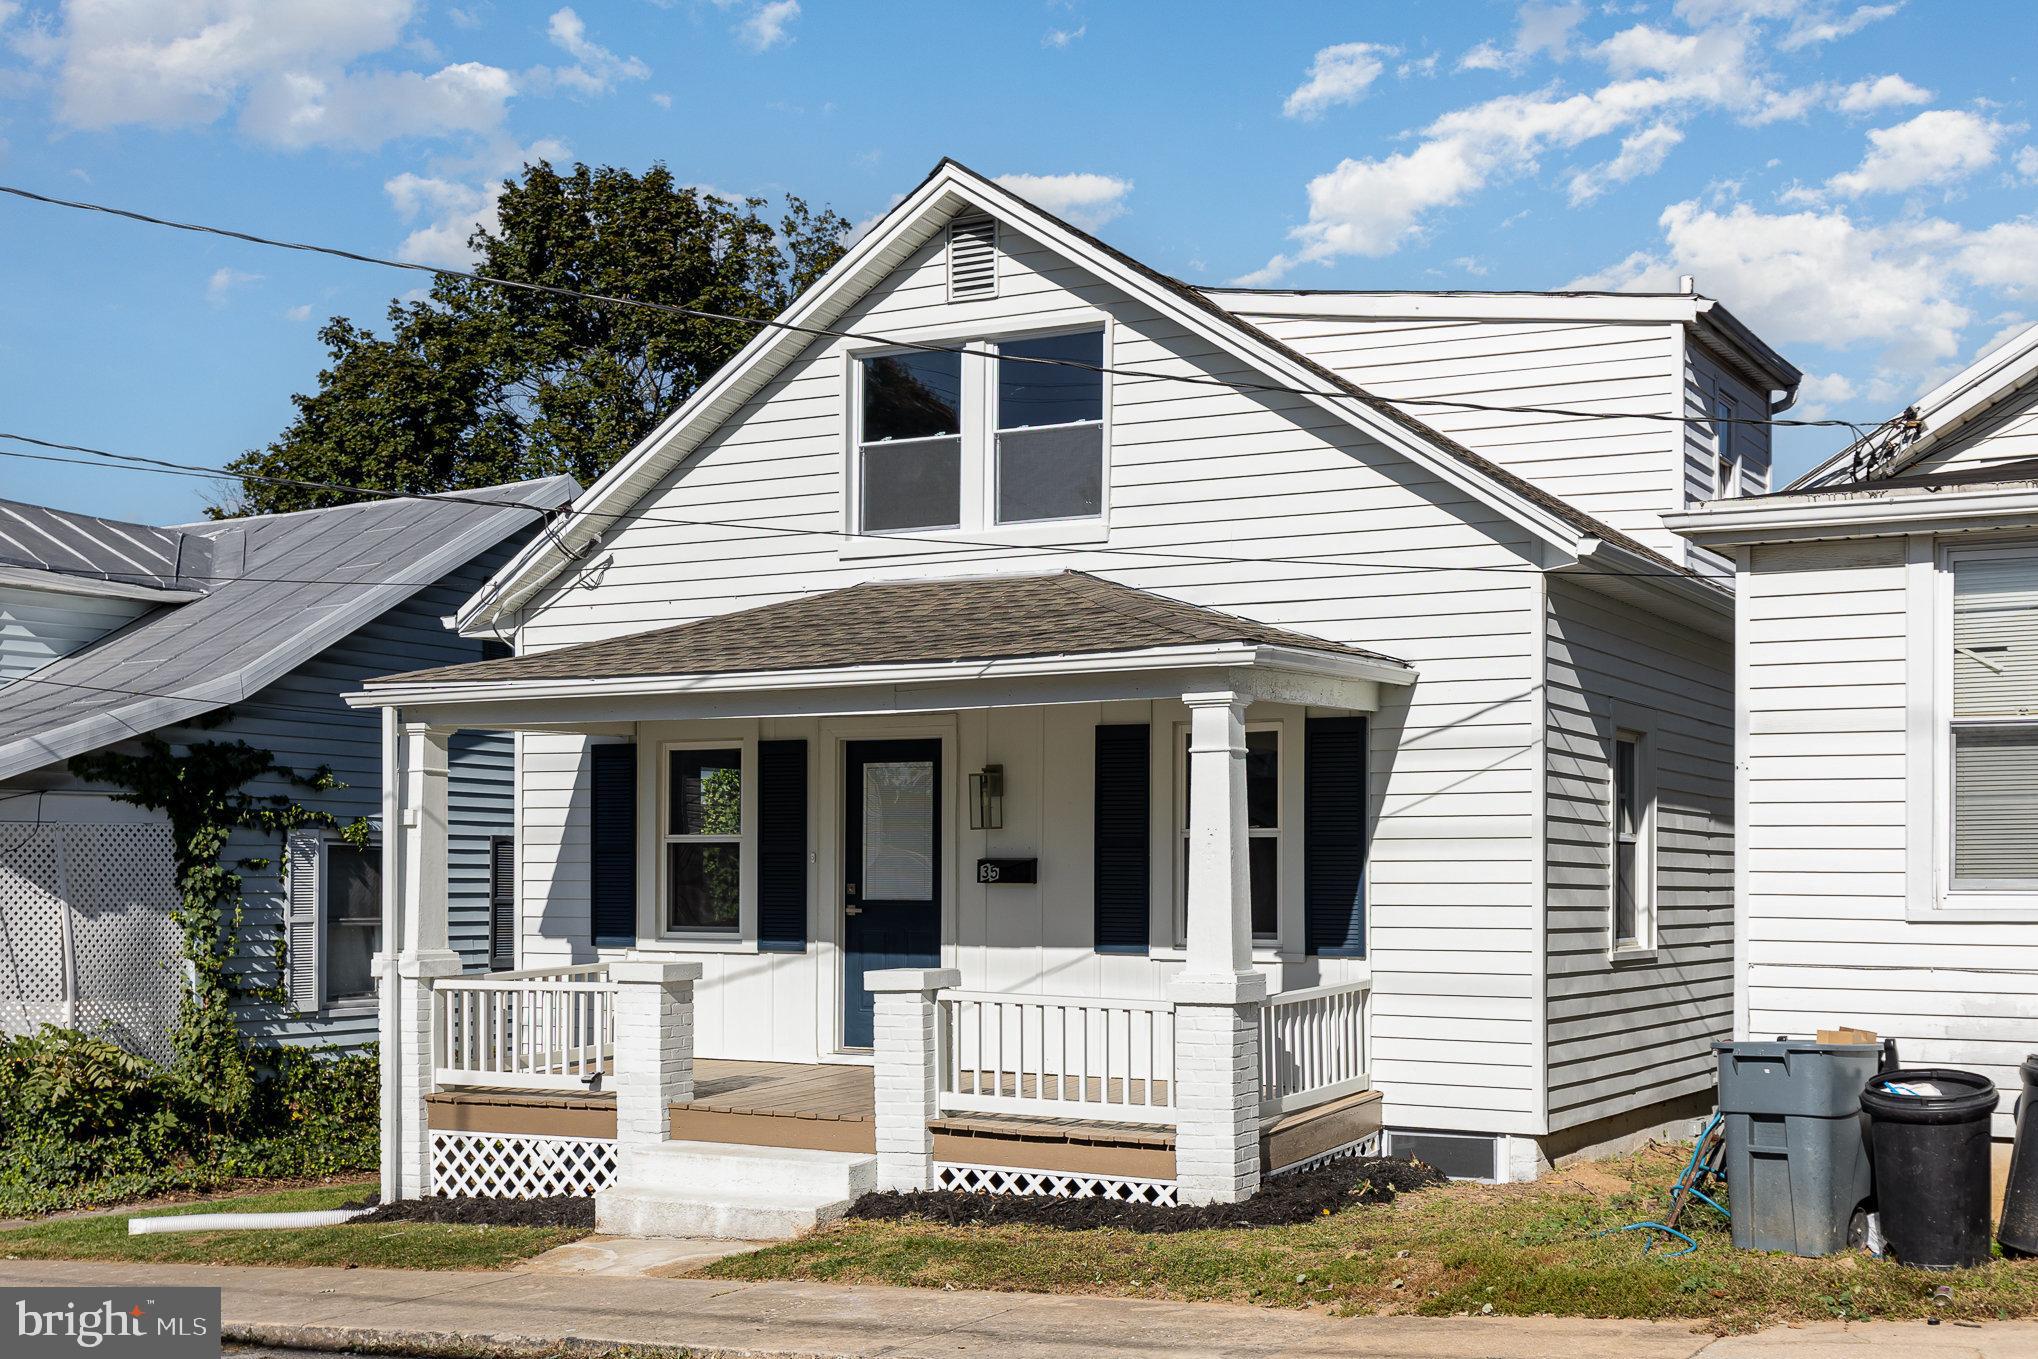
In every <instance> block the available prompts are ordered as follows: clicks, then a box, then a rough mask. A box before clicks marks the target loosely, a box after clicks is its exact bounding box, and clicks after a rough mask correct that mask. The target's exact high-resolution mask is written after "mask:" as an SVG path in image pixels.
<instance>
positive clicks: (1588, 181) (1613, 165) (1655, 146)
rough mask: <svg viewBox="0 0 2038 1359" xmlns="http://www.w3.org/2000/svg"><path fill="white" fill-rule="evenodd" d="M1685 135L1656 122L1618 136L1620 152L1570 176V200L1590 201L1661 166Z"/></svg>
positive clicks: (1650, 173)
mask: <svg viewBox="0 0 2038 1359" xmlns="http://www.w3.org/2000/svg"><path fill="white" fill-rule="evenodd" d="M1683 140H1684V134H1683V133H1682V132H1680V131H1678V130H1677V129H1676V128H1675V127H1672V126H1671V125H1670V124H1668V123H1656V124H1654V125H1653V126H1651V127H1646V128H1643V129H1642V130H1641V131H1640V132H1636V133H1633V134H1631V135H1629V136H1626V137H1623V138H1621V144H1620V153H1619V154H1618V155H1616V156H1615V157H1614V158H1613V159H1612V160H1610V161H1607V162H1606V163H1605V164H1603V165H1595V166H1593V167H1592V168H1591V169H1589V170H1579V171H1577V172H1576V173H1575V174H1573V175H1572V176H1571V203H1572V206H1574V207H1575V206H1577V205H1578V204H1581V203H1589V202H1591V201H1592V200H1593V199H1595V198H1597V197H1599V196H1600V195H1601V194H1603V193H1605V192H1606V191H1607V190H1608V189H1610V188H1612V187H1613V186H1614V185H1616V184H1625V183H1627V182H1628V181H1629V180H1631V179H1639V178H1640V177H1641V176H1643V175H1653V174H1655V173H1656V172H1657V171H1658V170H1660V169H1662V168H1663V161H1664V160H1665V158H1667V157H1668V156H1669V154H1670V152H1671V151H1672V150H1674V149H1675V148H1676V146H1677V144H1678V143H1679V142H1681V141H1683Z"/></svg>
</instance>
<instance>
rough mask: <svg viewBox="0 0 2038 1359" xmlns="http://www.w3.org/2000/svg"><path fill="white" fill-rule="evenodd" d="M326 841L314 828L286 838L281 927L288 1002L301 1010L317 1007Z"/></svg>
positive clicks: (307, 1012)
mask: <svg viewBox="0 0 2038 1359" xmlns="http://www.w3.org/2000/svg"><path fill="white" fill-rule="evenodd" d="M324 848H325V840H324V838H323V837H322V836H320V835H319V833H318V832H317V831H291V832H290V834H289V835H288V836H287V837H286V838H285V842H284V848H283V852H284V857H285V860H286V863H285V867H286V869H287V871H288V873H289V879H288V882H287V884H286V888H287V890H286V891H285V893H284V915H285V921H284V928H285V929H286V930H287V931H288V934H289V937H288V939H287V940H286V944H285V957H286V959H287V962H288V967H289V971H290V979H289V981H290V1003H291V1004H292V1005H295V1006H296V1007H297V1009H298V1011H299V1012H300V1013H303V1014H309V1013H311V1012H312V1011H314V1010H316V1009H318V1007H319V999H320V997H319V984H318V933H319V929H318V927H319V896H320V887H321V884H320V882H319V869H320V867H321V864H320V857H321V856H320V852H321V851H322V850H323V849H324Z"/></svg>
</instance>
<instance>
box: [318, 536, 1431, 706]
mask: <svg viewBox="0 0 2038 1359" xmlns="http://www.w3.org/2000/svg"><path fill="white" fill-rule="evenodd" d="M1135 672H1139V673H1143V674H1145V675H1146V676H1147V677H1148V678H1147V680H1145V681H1142V683H1143V684H1145V685H1146V687H1152V685H1153V684H1154V683H1155V682H1159V681H1158V677H1159V676H1162V675H1168V676H1171V677H1172V678H1170V679H1168V680H1167V681H1165V682H1163V687H1169V686H1176V685H1179V684H1181V683H1184V682H1191V681H1192V680H1193V681H1196V682H1207V683H1216V684H1219V685H1222V684H1226V683H1229V682H1231V681H1233V680H1238V679H1239V677H1240V676H1241V675H1243V674H1244V673H1247V672H1251V673H1253V674H1255V675H1256V676H1257V677H1258V678H1257V679H1256V681H1255V684H1254V685H1253V686H1251V687H1253V688H1254V690H1255V692H1257V693H1259V694H1260V696H1261V697H1268V698H1271V697H1273V696H1274V689H1273V688H1272V687H1271V686H1272V684H1273V682H1274V677H1275V676H1276V675H1286V676H1288V677H1289V680H1290V683H1291V685H1292V683H1293V681H1294V679H1295V677H1297V676H1308V677H1313V680H1314V681H1316V682H1320V683H1322V684H1326V685H1329V686H1330V688H1328V689H1325V690H1322V691H1321V692H1322V694H1323V696H1322V697H1320V698H1308V697H1299V696H1298V697H1297V698H1294V699H1284V700H1277V701H1303V702H1323V703H1335V704H1338V705H1340V706H1342V705H1344V703H1345V702H1346V701H1347V700H1350V699H1351V697H1352V695H1353V694H1355V693H1363V692H1370V691H1371V688H1372V686H1377V685H1378V684H1383V683H1384V684H1407V683H1411V682H1412V681H1413V680H1414V679H1415V672H1414V670H1413V669H1412V668H1410V667H1409V666H1407V665H1405V664H1403V663H1402V662H1400V661H1397V660H1394V659H1392V658H1390V657H1386V656H1381V655H1378V654H1377V653H1374V652H1370V651H1362V650H1360V649H1359V648H1357V647H1351V646H1346V645H1344V644H1342V643H1339V642H1333V641H1330V640H1328V639H1326V638H1322V637H1311V636H1308V635H1306V634H1304V633H1300V632H1291V631H1289V630H1288V629H1286V628H1277V627H1272V626H1270V625H1268V624H1265V623H1258V622H1255V621H1253V620H1252V619H1249V618H1240V617H1238V616H1237V615H1235V614H1229V613H1223V612H1220V611H1218V610H1216V609H1207V608H1202V607H1199V606H1197V605H1194V604H1186V603H1183V602H1182V601H1180V600H1177V599H1170V598H1167V597H1166V596H1164V595H1158V594H1153V593H1151V592H1149V591H1146V590H1136V589H1133V588H1132V587H1130V586H1126V585H1119V584H1117V583H1115V582H1112V581H1107V580H1103V579H1100V578H1099V577H1097V576H1093V575H1090V574H1088V573H1086V572H1081V571H1059V572H1054V573H1049V574H1035V575H1008V576H997V577H990V578H974V579H948V580H907V581H881V582H868V583H865V584H861V585H853V586H849V587H847V588H845V589H840V590H831V591H827V592H825V593H822V594H816V595H809V596H806V597H804V598H801V599H793V600H787V601H784V602H782V603H778V604H767V605H764V606H762V607H759V608H754V609H745V610H743V611H741V612H737V613H729V614H722V615H720V616H718V617H715V618H707V619H702V620H700V621H698V622H693V623H684V624H681V625H679V626H677V627H669V628H659V629H655V630H653V631H650V632H642V633H636V634H633V635H630V636H624V637H614V638H608V639H605V640H601V641H594V642H584V643H581V644H579V645H576V646H568V647H561V648H559V649H558V650H556V651H547V652H541V653H539V654H536V655H530V656H517V657H510V658H506V659H502V660H493V661H477V662H474V663H472V664H468V665H455V666H441V667H438V668H435V669H431V670H415V671H411V672H408V673H405V674H397V675H386V676H381V677H378V678H376V679H372V680H370V681H368V684H367V687H366V689H365V690H364V691H363V692H361V693H359V694H354V695H350V696H349V698H348V701H349V702H350V703H353V704H355V705H357V706H371V707H373V706H383V707H386V706H394V705H399V704H400V705H402V706H403V708H404V709H405V711H406V713H409V712H412V711H413V710H414V709H416V710H420V711H422V710H424V709H433V710H437V711H439V712H440V713H442V714H453V712H454V710H455V709H467V708H471V707H473V706H475V705H483V706H487V707H489V708H492V709H493V710H494V714H495V716H496V717H498V718H500V719H504V720H505V721H508V720H509V719H511V717H512V714H511V713H510V711H509V709H510V708H512V707H522V706H526V705H528V704H531V703H541V702H545V701H547V700H557V699H592V698H595V697H604V698H607V699H610V700H614V699H619V698H633V699H637V700H645V699H651V700H657V699H659V698H661V697H662V698H664V699H667V700H670V699H676V698H677V699H683V700H684V710H683V711H680V710H677V709H676V710H674V711H673V712H671V713H669V714H666V715H671V716H680V715H686V716H694V715H698V716H710V715H736V714H737V713H739V712H740V713H742V714H744V715H750V716H759V715H766V714H767V713H768V712H770V713H777V712H781V711H783V712H787V713H790V712H791V711H794V709H791V708H783V707H777V706H770V705H765V706H759V704H758V703H757V702H756V701H755V700H754V699H750V700H744V701H741V702H737V703H735V706H731V705H730V702H728V701H722V702H720V703H719V706H717V705H716V704H714V703H711V702H710V696H714V695H719V696H722V698H723V699H724V700H727V697H728V696H729V695H732V694H736V693H739V692H741V693H748V694H751V695H757V694H762V693H767V692H773V691H776V692H781V693H782V692H786V691H793V690H801V691H806V692H807V695H808V697H807V698H804V699H802V700H800V701H799V705H800V706H799V708H798V710H800V711H835V712H848V711H866V710H869V711H886V710H890V711H899V710H903V709H904V708H906V707H910V706H914V705H932V706H947V705H948V704H949V703H950V702H951V701H952V702H954V703H955V704H956V705H957V706H983V704H984V702H986V701H987V700H986V699H985V698H984V696H983V695H982V694H977V695H975V696H974V697H973V698H972V697H971V696H970V695H966V694H964V693H962V692H961V691H960V690H959V689H958V688H957V687H956V686H958V685H962V684H968V683H971V682H977V683H982V682H991V681H995V682H997V683H999V684H1001V685H1003V686H1004V687H1002V688H1000V689H999V690H998V691H997V697H996V698H994V699H991V700H988V701H991V702H994V703H995V702H1005V703H1009V702H1042V701H1059V702H1069V701H1079V700H1081V699H1086V698H1106V697H1133V696H1136V695H1137V694H1139V693H1144V692H1145V688H1141V687H1139V686H1138V685H1135V686H1134V687H1133V688H1125V687H1123V684H1121V685H1120V687H1119V688H1117V689H1109V688H1106V689H1100V688H1098V687H1097V684H1098V683H1099V681H1100V679H1101V677H1105V676H1109V675H1117V676H1121V677H1122V676H1126V675H1130V674H1133V673H1135ZM1191 672H1196V673H1195V674H1192V673H1191ZM1076 676H1086V677H1087V679H1086V680H1084V681H1083V682H1082V683H1083V685H1084V686H1086V687H1081V688H1079V689H1078V688H1071V687H1070V686H1069V684H1068V683H1067V681H1069V680H1070V679H1071V678H1072V677H1076ZM1050 677H1052V678H1055V679H1057V680H1058V681H1060V682H1061V687H1059V688H1057V689H1056V690H1055V691H1054V693H1053V694H1052V695H1046V694H1042V693H1040V692H1039V691H1037V690H1024V689H1022V688H1015V687H1013V686H1012V682H1013V681H1015V680H1041V681H1046V680H1047V679H1049V678H1050ZM1199 677H1200V678H1199ZM1354 684H1356V685H1358V686H1360V689H1358V690H1354V689H1352V688H1351V687H1350V686H1352V685H1354ZM1340 685H1342V686H1345V687H1344V688H1343V689H1338V688H1337V686H1340ZM849 690H861V691H872V690H882V693H880V694H877V695H876V696H875V697H871V696H869V695H868V694H866V696H865V697H863V698H859V699H855V700H853V701H849V706H848V707H836V708H828V707H826V706H825V704H826V703H827V702H829V701H830V700H829V699H825V698H823V697H822V693H823V692H824V691H826V692H830V693H833V694H835V695H838V696H839V695H841V694H843V693H844V692H845V691H849ZM1174 691H1175V692H1180V690H1179V688H1175V689H1174ZM965 699H970V701H967V702H965V701H964V700H965ZM1374 701H1377V700H1376V699H1372V700H1369V701H1367V702H1366V703H1365V705H1364V706H1367V707H1370V706H1371V703H1372V702H1374ZM867 705H874V706H867ZM639 706H642V704H640V705H639ZM461 715H463V716H464V715H467V714H461ZM597 715H598V716H606V717H610V718H617V717H620V716H622V712H621V710H620V709H618V708H615V707H607V708H603V709H600V710H599V711H598V712H582V713H580V714H579V716H580V717H581V718H583V719H585V718H587V717H591V716H597ZM649 715H650V713H649V710H648V709H646V711H645V712H643V713H639V714H638V716H639V718H640V719H641V718H643V717H646V716H649ZM528 716H531V718H532V720H534V721H558V720H560V719H561V718H562V717H563V716H564V712H563V711H562V710H558V709H553V710H551V711H549V712H548V713H546V714H543V715H539V714H536V713H533V714H529V715H528ZM434 720H436V719H434Z"/></svg>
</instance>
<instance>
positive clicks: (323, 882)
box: [317, 834, 389, 1015]
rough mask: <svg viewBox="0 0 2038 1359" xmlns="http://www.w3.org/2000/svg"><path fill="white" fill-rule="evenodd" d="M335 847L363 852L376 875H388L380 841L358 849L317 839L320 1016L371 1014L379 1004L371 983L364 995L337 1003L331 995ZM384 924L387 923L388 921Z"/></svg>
mask: <svg viewBox="0 0 2038 1359" xmlns="http://www.w3.org/2000/svg"><path fill="white" fill-rule="evenodd" d="M335 845H340V846H343V847H345V848H348V849H359V850H361V851H362V852H363V853H365V854H368V855H370V856H371V857H372V858H373V859H374V861H375V871H376V872H377V873H378V874H380V873H383V872H385V871H386V863H385V861H384V859H383V857H382V842H381V841H380V840H377V839H373V838H370V839H369V840H368V841H367V842H366V843H364V844H361V845H355V844H353V843H352V842H351V841H348V840H347V839H345V838H344V837H342V836H339V835H333V834H321V835H320V836H319V837H318V873H317V883H318V907H317V909H318V1013H319V1014H321V1015H352V1014H363V1013H372V1012H373V1011H374V1009H375V1008H376V1004H377V998H376V993H375V991H374V989H373V983H372V981H371V984H370V989H369V990H368V991H367V992H366V993H365V994H363V995H358V996H343V997H340V998H337V999H335V998H334V996H333V993H332V983H331V982H330V981H329V980H328V979H327V964H328V962H329V961H330V960H331V958H332V953H333V951H332V947H331V945H332V939H331V937H330V936H329V935H328V933H327V930H328V929H329V928H330V915H329V910H330V907H331V905H332V899H333V894H332V890H331V888H330V886H329V878H328V875H329V874H330V873H331V871H332V862H333V856H332V851H333V847H334V846H335ZM381 895H382V894H381V893H380V892H378V893H377V894H376V896H377V899H378V900H379V899H380V897H381ZM385 923H387V922H386V921H385ZM388 946H389V941H388V940H386V939H385V940H383V941H382V944H381V946H380V947H378V948H376V949H374V950H372V951H371V956H379V955H380V954H382V953H383V952H385V951H386V950H387V948H388Z"/></svg>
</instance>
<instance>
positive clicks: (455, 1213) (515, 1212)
mask: <svg viewBox="0 0 2038 1359" xmlns="http://www.w3.org/2000/svg"><path fill="white" fill-rule="evenodd" d="M363 1206H366V1205H363ZM354 1221H356V1222H449V1223H456V1224H460V1225H463V1226H469V1227H578V1228H581V1229H583V1230H586V1231H592V1230H594V1200H593V1199H591V1198H587V1197H585V1196H582V1195H577V1194H558V1195H554V1196H553V1197H551V1198H543V1199H485V1198H473V1197H468V1198H431V1199H399V1200H397V1201H396V1202H395V1203H385V1204H383V1205H382V1206H381V1207H379V1208H376V1209H375V1211H373V1212H371V1213H369V1214H367V1215H366V1216H364V1217H357V1218H355V1219H354Z"/></svg>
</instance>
